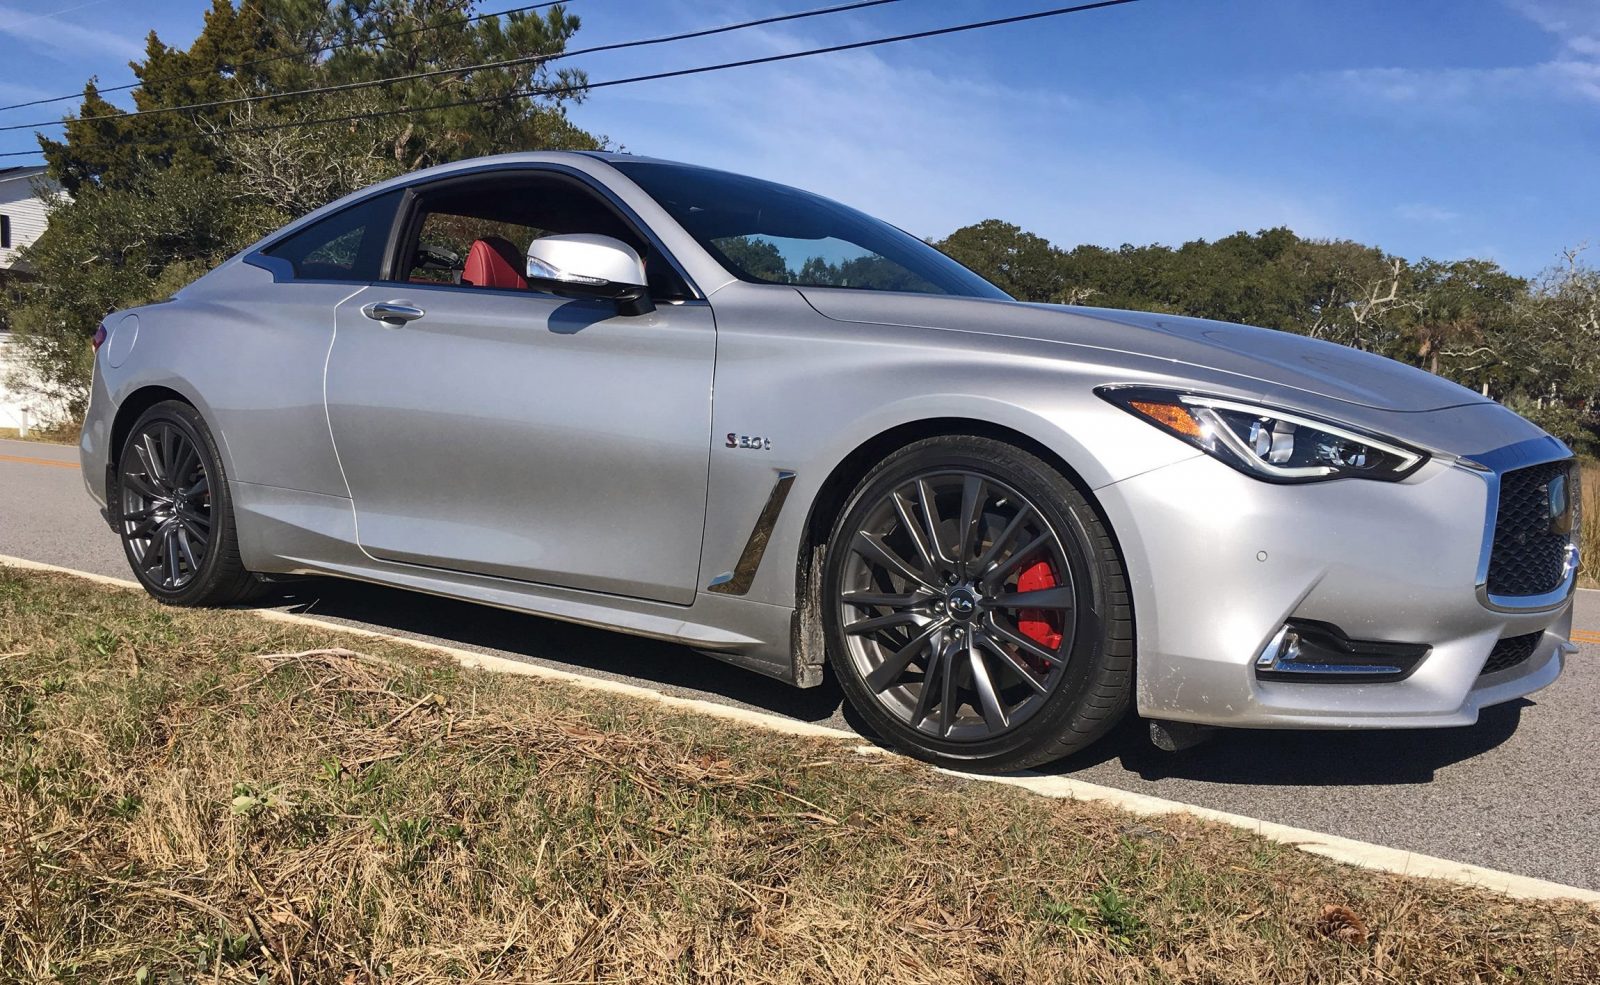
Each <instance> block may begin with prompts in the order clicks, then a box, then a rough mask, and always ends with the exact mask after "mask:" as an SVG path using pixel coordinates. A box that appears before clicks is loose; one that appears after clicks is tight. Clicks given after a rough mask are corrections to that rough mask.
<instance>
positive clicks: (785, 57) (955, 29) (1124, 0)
mask: <svg viewBox="0 0 1600 985" xmlns="http://www.w3.org/2000/svg"><path fill="white" fill-rule="evenodd" d="M1136 2H1138V0H1098V2H1095V3H1081V4H1074V5H1073V6H1070V7H1054V8H1051V9H1049V10H1040V11H1035V12H1033V13H1028V14H1017V15H1014V16H1011V17H998V18H994V19H992V20H985V21H973V22H970V23H966V24H955V25H952V26H950V27H940V28H932V29H930V30H926V31H913V32H911V33H908V34H896V35H893V36H890V37H883V38H872V39H870V40H867V41H851V42H848V43H846V44H836V45H829V46H827V47H824V48H807V49H805V50H802V51H790V52H784V53H783V54H779V55H763V56H761V57H759V58H745V59H741V60H739V61H732V62H720V63H718V64H715V65H700V66H696V67H694V68H681V69H674V70H672V71H666V72H652V73H650V74H648V75H634V76H629V77H627V78H621V79H606V80H604V81H601V82H589V83H586V84H584V85H570V86H545V87H538V88H531V89H518V90H512V91H511V92H505V93H500V94H498V95H494V96H476V97H472V98H467V99H456V100H451V101H449V102H442V103H430V104H428V105H425V106H401V107H397V108H395V109H388V110H374V111H371V112H366V113H350V114H346V115H344V116H329V117H322V118H319V119H314V120H290V121H285V122H280V123H267V124H256V125H251V126H242V127H230V128H226V129H219V130H215V131H213V132H212V133H210V134H204V135H198V134H197V135H195V136H194V137H190V138H187V139H200V138H201V137H224V136H228V135H230V134H239V133H262V132H266V131H270V130H284V129H289V128H292V127H309V126H321V125H324V124H329V123H353V122H357V121H360V120H375V119H381V118H384V117H390V116H402V115H405V114H408V113H426V112H431V111H434V110H441V109H454V108H456V107H458V106H476V105H482V104H485V103H496V102H507V101H509V100H513V99H523V98H529V97H534V96H550V95H561V94H567V93H573V92H582V91H589V90H593V89H607V88H611V87H612V86H620V85H631V84H633V83H637V82H655V81H659V80H662V79H675V78H682V77H684V76H689V75H702V74H705V73H708V72H721V71H725V70H727V69H732V68H746V67H749V66H752V65H769V64H772V63H774V62H784V61H791V60H793V59H797V58H808V57H811V56H813V55H828V54H834V53H836V52H841V51H856V50H859V49H862V48H873V47H877V46H879V45H886V44H897V43H899V42H902V41H918V40H922V39H925V38H934V37H941V36H943V35H947V34H958V33H961V32H964V31H977V30H982V29H985V28H990V27H1001V26H1004V25H1007V24H1019V23H1022V22H1025V21H1035V20H1041V19H1043V18H1046V17H1059V16H1062V15H1064V14H1078V13H1084V12H1086V11H1090V10H1100V9H1102V8H1105V7H1120V6H1122V5H1123V4H1129V3H1136ZM173 139H183V138H168V139H164V140H145V141H128V142H127V143H129V144H132V145H135V146H138V145H145V144H165V143H171V142H172V140H173ZM39 153H42V152H41V151H12V152H9V153H0V157H21V156H23V155H26V154H39Z"/></svg>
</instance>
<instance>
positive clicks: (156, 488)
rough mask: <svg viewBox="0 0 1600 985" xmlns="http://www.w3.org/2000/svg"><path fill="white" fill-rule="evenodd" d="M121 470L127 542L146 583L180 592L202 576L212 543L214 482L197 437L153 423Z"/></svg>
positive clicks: (164, 423)
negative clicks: (203, 566)
mask: <svg viewBox="0 0 1600 985" xmlns="http://www.w3.org/2000/svg"><path fill="white" fill-rule="evenodd" d="M127 449H128V450H127V452H125V453H124V454H123V456H122V462H121V464H120V466H119V469H118V488H119V490H120V491H121V503H120V505H121V522H122V536H123V539H124V540H125V541H126V542H127V544H128V550H129V553H130V555H131V556H132V557H133V561H134V564H135V566H136V567H137V568H138V570H139V572H140V574H141V575H142V576H143V577H144V578H145V580H146V581H147V582H148V583H150V584H152V585H154V586H156V587H158V588H161V589H163V590H165V591H169V592H174V591H178V590H180V589H182V588H184V587H185V586H187V585H188V584H189V583H190V582H192V581H193V580H194V579H195V577H196V576H197V575H198V574H199V572H200V568H201V566H202V565H203V564H204V563H205V558H206V552H207V550H208V548H209V546H210V543H211V536H212V515H211V479H210V475H209V474H208V472H207V470H206V464H205V459H204V456H203V455H202V454H201V450H200V448H199V446H198V444H197V443H196V442H195V440H194V439H193V437H192V436H190V435H189V434H187V433H186V432H185V431H184V430H183V429H181V428H179V427H178V426H176V425H174V424H172V423H169V422H167V421H162V420H156V421H151V422H150V423H148V424H146V425H145V426H144V427H143V428H141V429H140V430H139V431H138V432H137V433H136V434H135V435H134V436H133V439H132V440H131V441H130V443H129V444H128V446H127Z"/></svg>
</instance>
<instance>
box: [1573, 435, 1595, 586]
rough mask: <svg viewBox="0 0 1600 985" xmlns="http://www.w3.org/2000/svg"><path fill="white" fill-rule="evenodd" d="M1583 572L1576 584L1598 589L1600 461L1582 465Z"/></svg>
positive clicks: (1581, 537)
mask: <svg viewBox="0 0 1600 985" xmlns="http://www.w3.org/2000/svg"><path fill="white" fill-rule="evenodd" d="M1579 540H1580V541H1581V545H1582V546H1581V549H1582V552H1583V570H1582V572H1581V574H1580V575H1579V577H1578V584H1580V585H1582V586H1583V587H1585V588H1600V459H1593V458H1591V459H1587V460H1585V461H1584V463H1583V532H1582V534H1581V535H1580V537H1579Z"/></svg>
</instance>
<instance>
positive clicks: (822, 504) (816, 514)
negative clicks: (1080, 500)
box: [794, 416, 1122, 686]
mask: <svg viewBox="0 0 1600 985" xmlns="http://www.w3.org/2000/svg"><path fill="white" fill-rule="evenodd" d="M953 435H962V436H972V437H980V438H991V439H993V440H996V441H1002V442H1005V443H1006V444H1009V445H1013V446H1015V447H1018V448H1021V449H1022V450H1024V451H1026V452H1029V453H1030V454H1033V455H1037V456H1038V457H1039V458H1040V459H1042V460H1043V461H1044V462H1046V463H1048V464H1049V465H1050V466H1051V467H1052V468H1055V469H1056V470H1057V471H1059V472H1060V473H1061V475H1062V476H1063V477H1064V478H1065V479H1066V480H1067V481H1068V482H1070V483H1072V485H1073V486H1075V487H1076V488H1077V490H1078V492H1079V493H1081V494H1082V495H1083V497H1084V499H1086V500H1087V501H1088V502H1089V503H1090V505H1092V506H1093V507H1094V508H1095V509H1096V510H1097V511H1099V513H1100V518H1101V521H1102V522H1103V523H1104V524H1105V528H1106V530H1107V531H1108V532H1109V533H1110V535H1111V539H1112V542H1113V543H1114V544H1116V545H1117V550H1118V551H1119V553H1120V552H1121V550H1122V545H1121V542H1120V540H1118V538H1117V532H1116V529H1115V528H1114V527H1112V525H1111V521H1110V518H1109V517H1107V516H1106V513H1105V510H1104V509H1103V508H1102V507H1101V506H1100V502H1099V500H1098V499H1097V498H1096V497H1095V495H1094V491H1093V490H1092V489H1091V488H1090V487H1089V484H1088V483H1086V482H1085V481H1084V479H1083V476H1082V475H1081V474H1080V473H1079V471H1078V470H1077V469H1075V468H1073V467H1072V465H1071V464H1070V463H1068V462H1067V460H1066V459H1065V458H1063V457H1062V456H1061V454H1060V453H1058V452H1057V451H1056V450H1055V449H1053V448H1051V447H1050V446H1049V445H1047V444H1045V443H1044V442H1042V441H1040V440H1039V439H1037V438H1035V437H1033V436H1032V435H1029V434H1026V433H1025V432H1022V431H1019V430H1017V429H1015V428H1012V427H1007V426H1006V425H1003V424H996V423H994V422H993V421H985V420H980V419H977V418H970V417H959V416H953V417H930V418H921V419H918V420H913V421H907V422H905V423H902V424H898V425H895V426H893V427H890V428H887V429H885V430H883V431H880V432H879V433H878V434H875V435H873V436H872V437H870V438H868V439H867V440H865V441H863V442H861V443H860V444H858V445H857V446H856V447H855V448H854V449H852V450H851V451H850V452H849V453H847V454H846V455H845V456H844V457H843V458H841V459H840V460H839V461H838V462H837V463H836V464H835V465H834V466H833V469H832V470H831V471H830V472H829V473H828V475H827V477H826V478H825V479H823V481H822V484H821V485H820V486H819V487H818V489H817V493H816V495H814V496H813V497H812V498H811V502H810V503H809V504H808V505H807V509H806V516H805V520H804V522H803V524H802V527H801V534H800V542H799V545H798V547H799V549H798V551H797V552H796V556H795V570H794V575H795V601H796V618H795V623H796V629H795V633H794V673H795V681H796V682H797V683H799V684H801V685H802V686H810V685H812V684H816V683H820V682H821V680H822V668H823V666H824V664H825V662H826V654H825V651H824V647H825V640H824V634H823V632H822V627H821V619H820V618H819V610H818V609H817V602H818V601H819V599H820V592H821V573H822V549H823V547H824V546H825V545H826V544H827V542H828V538H829V536H830V535H831V534H832V532H833V524H834V523H835V522H836V521H837V519H838V517H839V514H840V513H841V512H842V511H843V510H844V508H845V505H846V503H847V501H848V500H849V498H850V494H851V492H853V491H854V490H855V488H856V486H857V484H859V483H860V481H861V479H862V477H864V476H865V475H866V474H867V472H868V471H870V470H871V469H872V467H873V466H874V465H876V464H877V463H878V462H880V461H882V460H883V458H884V456H885V455H888V454H890V453H891V452H893V451H895V450H896V449H899V448H903V447H905V446H906V445H909V444H911V443H912V442H915V441H921V440H923V439H925V438H935V437H944V436H953Z"/></svg>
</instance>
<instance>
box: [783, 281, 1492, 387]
mask: <svg viewBox="0 0 1600 985" xmlns="http://www.w3.org/2000/svg"><path fill="white" fill-rule="evenodd" d="M800 292H801V294H802V295H804V297H805V299H806V301H807V302H809V303H810V304H811V306H812V307H813V308H815V309H816V310H817V312H818V313H819V314H821V315H823V316H824V317H826V318H831V319H834V320H836V321H845V322H861V323H867V324H880V325H899V326H905V327H917V328H930V329H943V330H951V331H962V332H972V333H979V334H987V335H995V336H1005V337H1012V338H1023V339H1033V340H1038V341H1044V342H1055V343H1061V344H1066V345H1078V346H1088V347H1091V348H1094V349H1099V350H1105V351H1111V352H1124V353H1128V354H1129V355H1131V356H1136V357H1144V358H1146V359H1155V360H1160V361H1162V362H1165V363H1168V364H1171V363H1177V364H1182V365H1183V366H1189V367H1193V368H1194V369H1195V370H1200V371H1209V372H1202V373H1199V374H1197V375H1198V377H1199V378H1198V379H1197V381H1196V382H1197V383H1204V382H1207V380H1206V378H1207V377H1210V376H1212V375H1213V374H1225V375H1226V376H1230V377H1234V378H1235V379H1234V380H1232V381H1229V382H1231V383H1232V385H1233V386H1236V387H1244V388H1248V389H1255V390H1259V391H1260V392H1261V393H1262V395H1263V396H1264V397H1270V396H1271V395H1272V394H1273V393H1275V392H1280V395H1281V396H1282V397H1283V398H1285V399H1291V400H1292V399H1293V393H1292V392H1293V391H1299V392H1300V393H1303V394H1310V395H1315V396H1316V397H1320V398H1322V399H1324V400H1335V401H1339V402H1342V403H1347V404H1354V405H1356V406H1360V407H1366V408H1371V409H1373V410H1382V411H1390V412H1422V411H1434V410H1442V409H1445V408H1449V407H1462V406H1466V405H1471V404H1482V403H1492V401H1490V400H1489V399H1488V398H1486V397H1483V396H1480V395H1479V394H1477V393H1474V392H1473V391H1471V390H1468V389H1467V388H1465V387H1462V386H1459V385H1457V384H1455V383H1452V382H1450V381H1449V380H1446V379H1444V378H1442V377H1439V376H1435V375H1433V374H1432V373H1427V372H1424V371H1422V370H1420V369H1416V368H1414V367H1411V366H1407V365H1405V364H1404V363H1399V362H1396V361H1394V360H1392V359H1386V358H1384V357H1382V356H1375V355H1373V354H1371V353H1368V352H1362V351H1360V350H1358V349H1351V348H1349V347H1347V346H1342V345H1336V344H1334V343H1331V342H1324V341H1321V340H1319V339H1312V338H1307V337H1305V336H1303V335H1295V334H1293V333H1290V332H1280V331H1275V330H1273V329H1267V328H1253V327H1250V326H1248V325H1234V324H1230V323H1228V322H1218V321H1207V320H1205V319H1203V318H1185V317H1183V316H1181V315H1163V314H1153V313H1147V312H1141V311H1121V310H1115V309H1110V308H1083V307H1068V306H1065V305H1049V304H1024V303H1021V302H1014V301H1012V302H1006V301H987V300H981V299H976V298H950V297H923V296H916V297H912V296H907V295H904V294H887V293H873V292H869V291H851V290H840V289H829V288H801V289H800ZM1141 361H1142V360H1141ZM1174 369H1176V367H1170V366H1169V367H1168V368H1167V372H1173V370H1174ZM1174 375H1178V376H1182V375H1184V372H1183V370H1181V369H1177V371H1176V373H1175V374H1174ZM1285 390H1287V391H1291V392H1290V393H1281V391H1285Z"/></svg>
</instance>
